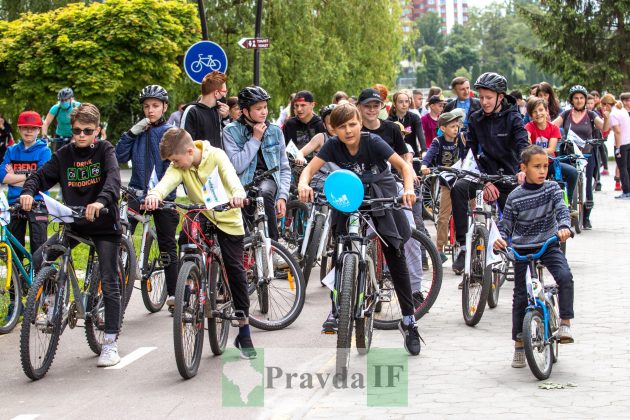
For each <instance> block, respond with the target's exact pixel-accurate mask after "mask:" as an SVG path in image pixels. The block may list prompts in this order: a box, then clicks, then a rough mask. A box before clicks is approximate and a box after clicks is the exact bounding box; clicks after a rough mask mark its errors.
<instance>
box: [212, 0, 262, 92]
mask: <svg viewBox="0 0 630 420" xmlns="http://www.w3.org/2000/svg"><path fill="white" fill-rule="evenodd" d="M200 1H201V0H200ZM261 21H262V0H256V30H255V32H256V34H255V35H254V36H255V37H256V38H260V25H261ZM259 84H260V49H258V48H254V85H255V86H258V85H259Z"/></svg>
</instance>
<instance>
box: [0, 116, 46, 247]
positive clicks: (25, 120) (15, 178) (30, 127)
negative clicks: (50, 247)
mask: <svg viewBox="0 0 630 420" xmlns="http://www.w3.org/2000/svg"><path fill="white" fill-rule="evenodd" d="M17 126H18V131H19V132H20V137H21V141H19V142H18V143H17V144H14V145H13V146H10V147H9V148H8V149H7V151H6V153H5V155H4V159H3V160H2V164H0V179H1V180H2V183H3V184H7V185H8V186H9V190H8V197H7V198H8V202H9V205H14V204H15V203H16V202H17V200H18V197H19V196H20V194H21V193H22V185H24V181H26V179H27V178H28V177H29V175H30V174H32V173H34V172H36V171H37V170H38V169H39V168H41V167H42V166H43V165H44V164H45V163H46V162H48V161H49V160H50V155H51V153H50V149H49V148H48V146H47V145H46V142H45V141H43V140H41V139H38V138H37V136H38V134H39V132H40V129H41V127H42V118H41V117H40V116H39V114H38V113H37V112H35V111H24V112H22V113H21V114H20V115H19V117H18V121H17ZM35 200H37V201H41V200H43V199H42V197H41V195H39V194H37V195H35ZM27 224H28V226H29V238H30V243H31V254H33V253H34V252H35V251H37V249H38V248H39V247H40V246H41V245H42V244H43V243H44V242H46V239H47V238H48V214H47V213H46V210H45V209H44V208H42V209H41V210H39V211H38V212H37V214H35V213H28V218H26V219H24V218H19V217H13V218H12V219H11V222H10V223H9V231H10V232H11V233H12V234H13V236H15V238H16V239H17V240H18V241H19V242H20V243H21V244H22V246H24V240H25V236H26V225H27Z"/></svg>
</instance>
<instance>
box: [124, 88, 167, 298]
mask: <svg viewBox="0 0 630 420" xmlns="http://www.w3.org/2000/svg"><path fill="white" fill-rule="evenodd" d="M139 99H140V104H142V109H143V111H144V116H145V118H143V119H141V120H140V121H138V122H137V123H136V124H135V125H134V126H133V127H131V128H130V129H129V131H128V132H126V133H123V134H122V136H121V137H120V140H119V141H118V144H116V158H117V159H118V162H127V161H129V160H130V159H131V161H132V162H133V166H132V169H131V179H130V180H129V186H130V187H131V188H135V189H137V190H141V191H144V193H145V194H146V192H147V191H149V190H150V189H151V188H153V187H154V186H155V185H157V183H158V181H159V180H160V179H162V177H163V176H164V173H165V172H166V169H167V168H168V165H169V164H170V162H169V161H167V160H162V158H161V157H160V141H161V140H162V136H163V135H164V133H165V132H166V130H168V129H169V128H172V127H173V126H172V125H170V124H168V123H167V122H166V119H165V118H164V116H165V114H166V110H167V109H168V92H167V91H166V90H165V89H164V88H163V87H162V86H159V85H149V86H146V87H145V88H144V89H142V91H141V92H140V98H139ZM166 199H167V200H169V201H173V200H175V191H174V190H173V192H172V193H170V194H169V196H168V197H166ZM129 208H130V209H132V210H135V211H140V202H139V201H134V200H130V201H129ZM152 215H153V220H154V222H155V231H156V233H157V240H158V247H159V249H160V253H161V254H162V255H168V257H169V258H168V263H167V264H165V265H164V277H165V280H166V291H167V295H168V297H167V298H166V304H167V305H168V306H173V305H175V287H176V286H177V243H176V241H175V233H176V230H177V225H178V224H179V216H178V214H177V212H176V211H175V210H172V209H158V210H155V211H154V212H153V213H152ZM137 224H138V221H137V220H136V219H134V218H130V220H129V228H130V229H131V233H132V234H133V232H134V231H135V230H136V225H137Z"/></svg>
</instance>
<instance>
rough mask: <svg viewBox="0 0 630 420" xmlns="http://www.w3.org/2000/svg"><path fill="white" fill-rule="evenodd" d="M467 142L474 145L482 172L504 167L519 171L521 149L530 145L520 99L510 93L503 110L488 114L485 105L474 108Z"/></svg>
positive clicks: (506, 170) (511, 172) (493, 172)
mask: <svg viewBox="0 0 630 420" xmlns="http://www.w3.org/2000/svg"><path fill="white" fill-rule="evenodd" d="M466 145H467V146H468V147H469V148H470V149H472V151H473V154H474V156H475V158H476V159H477V163H478V164H479V169H480V170H481V171H482V172H485V173H487V174H490V175H496V174H497V173H498V170H499V169H503V173H504V174H505V175H515V174H516V173H517V172H518V171H519V164H520V162H521V152H522V151H523V149H525V148H526V147H527V146H529V145H530V143H529V140H528V138H527V131H526V130H525V127H524V126H523V118H522V117H521V114H520V113H519V110H518V106H517V105H516V99H514V98H513V97H511V96H510V95H506V96H505V99H504V100H503V103H502V106H501V111H500V112H495V113H493V114H491V115H488V116H486V115H485V114H484V112H483V110H482V109H479V110H478V111H475V112H473V113H472V114H471V115H470V119H469V120H468V143H467V144H466Z"/></svg>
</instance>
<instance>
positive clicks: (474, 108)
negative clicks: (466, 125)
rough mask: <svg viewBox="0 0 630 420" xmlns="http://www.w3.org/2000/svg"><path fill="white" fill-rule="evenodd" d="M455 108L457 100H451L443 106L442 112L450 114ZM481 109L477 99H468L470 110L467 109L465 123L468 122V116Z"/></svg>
mask: <svg viewBox="0 0 630 420" xmlns="http://www.w3.org/2000/svg"><path fill="white" fill-rule="evenodd" d="M456 107H457V98H455V99H454V100H452V101H451V102H449V103H447V104H446V105H444V111H443V112H451V111H452V110H454V109H455V108H456ZM480 109H481V102H479V99H477V98H470V109H468V115H467V116H466V121H470V116H471V115H472V113H473V112H475V111H478V110H480Z"/></svg>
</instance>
